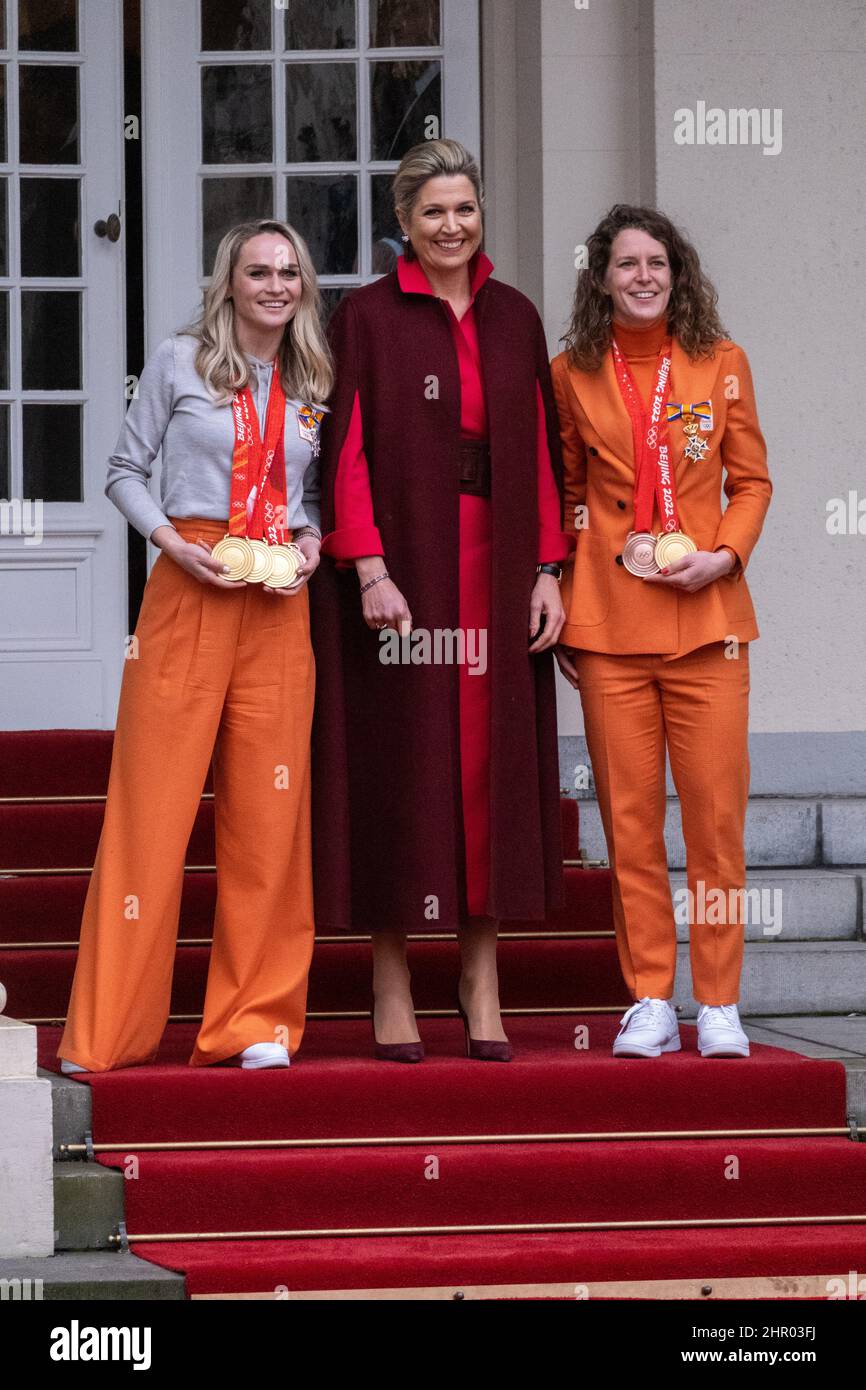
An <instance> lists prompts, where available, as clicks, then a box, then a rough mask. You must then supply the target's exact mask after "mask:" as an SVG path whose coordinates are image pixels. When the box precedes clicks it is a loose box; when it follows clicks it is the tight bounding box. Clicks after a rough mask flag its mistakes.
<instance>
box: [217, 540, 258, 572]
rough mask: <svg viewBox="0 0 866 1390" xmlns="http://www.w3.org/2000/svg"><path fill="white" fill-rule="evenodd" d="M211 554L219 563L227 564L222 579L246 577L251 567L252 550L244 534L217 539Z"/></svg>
mask: <svg viewBox="0 0 866 1390" xmlns="http://www.w3.org/2000/svg"><path fill="white" fill-rule="evenodd" d="M211 555H212V556H213V558H214V559H215V560H219V561H220V563H221V564H223V565H228V567H229V572H228V574H224V575H223V576H222V577H223V579H231V580H235V581H236V580H239V579H247V578H248V577H249V575H250V574H251V573H252V569H253V563H254V561H253V552H252V549H251V547H250V543H249V541H248V540H247V538H246V536H223V538H222V540H221V541H217V543H216V545H215V546H214V548H213V550H212V551H211Z"/></svg>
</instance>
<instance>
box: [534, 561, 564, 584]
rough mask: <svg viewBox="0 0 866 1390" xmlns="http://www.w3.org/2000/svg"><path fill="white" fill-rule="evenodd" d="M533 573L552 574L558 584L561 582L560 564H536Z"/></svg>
mask: <svg viewBox="0 0 866 1390" xmlns="http://www.w3.org/2000/svg"><path fill="white" fill-rule="evenodd" d="M535 573H536V574H552V575H553V577H554V579H555V580H556V581H557V582H558V583H559V584H561V583H562V565H554V564H552V563H551V564H547V565H538V566H537V568H536V571H535Z"/></svg>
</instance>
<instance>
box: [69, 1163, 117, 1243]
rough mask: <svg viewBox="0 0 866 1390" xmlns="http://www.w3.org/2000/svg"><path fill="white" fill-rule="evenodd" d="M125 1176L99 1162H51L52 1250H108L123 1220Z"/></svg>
mask: <svg viewBox="0 0 866 1390" xmlns="http://www.w3.org/2000/svg"><path fill="white" fill-rule="evenodd" d="M125 1181H126V1179H125V1178H124V1175H123V1173H122V1172H120V1171H119V1170H118V1169H111V1168H105V1167H104V1166H103V1165H102V1164H101V1163H81V1162H63V1163H55V1164H54V1250H55V1253H57V1252H59V1251H63V1250H111V1249H113V1247H112V1245H111V1244H110V1242H109V1237H110V1235H111V1233H112V1232H113V1231H116V1230H117V1227H118V1223H119V1222H121V1221H123V1220H124V1190H123V1185H124V1182H125Z"/></svg>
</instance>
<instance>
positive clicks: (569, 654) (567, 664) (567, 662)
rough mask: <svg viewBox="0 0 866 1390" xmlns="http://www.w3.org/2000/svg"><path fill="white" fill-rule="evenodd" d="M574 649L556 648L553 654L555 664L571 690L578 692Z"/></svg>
mask: <svg viewBox="0 0 866 1390" xmlns="http://www.w3.org/2000/svg"><path fill="white" fill-rule="evenodd" d="M575 650H576V649H575V648H574V647H563V646H558V647H557V648H556V651H555V652H554V656H555V657H556V664H557V666H558V667H559V669H560V671H561V672H562V674H563V675H564V676H565V679H566V680H567V681H568V683H569V685H570V686H571V687H572V689H573V690H578V689H579V688H580V687H579V685H578V679H577V667H576V666H575V664H574V653H575Z"/></svg>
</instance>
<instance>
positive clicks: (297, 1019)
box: [58, 518, 315, 1071]
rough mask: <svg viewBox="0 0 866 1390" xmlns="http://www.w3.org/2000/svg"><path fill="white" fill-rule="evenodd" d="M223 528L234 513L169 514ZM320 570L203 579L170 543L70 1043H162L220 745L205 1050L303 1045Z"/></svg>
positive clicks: (132, 702)
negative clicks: (278, 581) (270, 583)
mask: <svg viewBox="0 0 866 1390" xmlns="http://www.w3.org/2000/svg"><path fill="white" fill-rule="evenodd" d="M171 520H172V522H173V524H174V525H175V526H176V528H177V530H178V531H179V532H180V534H181V535H182V536H183V537H184V539H186V540H190V541H194V540H195V539H196V538H197V537H201V538H202V539H203V540H205V541H207V542H208V543H209V544H210V545H214V544H215V543H216V541H217V540H219V539H220V538H221V537H222V536H223V535H225V532H226V529H227V528H226V525H225V524H223V523H220V522H216V521H211V520H201V519H198V518H171ZM314 688H315V665H314V660H313V653H312V648H311V644H310V627H309V601H308V595H307V591H306V588H304V589H303V590H302V591H301V592H300V593H299V594H297V595H293V596H291V597H279V596H278V595H276V594H265V593H264V592H263V591H262V588H261V585H258V584H248V585H245V586H243V587H239V588H238V589H237V590H236V591H235V592H230V591H228V590H225V589H219V588H217V587H215V586H214V585H210V584H202V583H200V582H199V581H198V580H197V579H195V578H194V577H193V576H192V575H191V574H188V573H187V572H186V571H185V570H183V569H182V568H181V567H180V566H179V565H178V564H176V563H175V561H174V560H172V559H170V557H169V556H168V555H166V554H164V553H163V554H161V555H160V556H159V557H158V559H157V561H156V564H155V565H154V567H153V570H152V571H151V574H150V576H149V578H148V581H147V584H146V585H145V590H144V599H143V602H142V606H141V612H140V616H139V620H138V624H137V626H136V629H135V634H134V639H133V641H132V642H131V643H130V652H129V655H128V658H127V661H126V664H125V668H124V673H123V681H122V685H121V693H120V703H119V707H118V713H117V728H116V732H115V737H114V750H113V755H112V761H111V773H110V777H109V785H108V796H107V800H106V807H105V820H104V823H103V828H102V835H101V837H100V841H99V848H98V851H97V854H96V860H95V864H94V868H93V874H92V876H91V879H90V885H89V889H88V893H87V900H86V903H85V908H84V916H83V920H82V924H81V937H80V945H79V951H78V962H77V966H76V970H75V978H74V981H73V986H72V995H71V999H70V1004H69V1012H68V1016H67V1020H66V1027H65V1029H64V1032H63V1036H62V1038H61V1042H60V1047H59V1048H58V1056H60V1057H65V1058H67V1059H68V1060H70V1061H73V1062H78V1063H79V1065H80V1066H84V1067H87V1068H88V1069H89V1070H91V1071H108V1070H110V1069H112V1068H113V1067H120V1066H130V1065H134V1064H136V1063H144V1062H150V1061H152V1060H153V1059H154V1058H155V1056H156V1053H157V1049H158V1047H159V1043H160V1039H161V1037H162V1033H163V1030H164V1027H165V1024H166V1022H167V1019H168V1016H169V1007H170V995H171V984H172V973H173V966H174V957H175V946H176V942H177V931H178V920H179V914H180V899H181V890H182V887H183V879H184V864H185V859H186V851H187V844H188V841H189V837H190V833H191V831H192V828H193V824H194V821H195V818H196V813H197V811H198V809H199V804H200V798H201V794H202V789H203V787H204V783H205V780H206V778H207V772H208V766H209V765H210V764H211V760H212V761H213V786H214V811H215V832H216V869H217V900H216V912H215V918H214V928H213V946H212V949H211V954H210V963H209V969H208V977H207V988H206V993H205V1000H204V1012H203V1016H202V1022H201V1027H200V1029H199V1032H198V1036H197V1038H196V1042H195V1047H194V1050H193V1053H192V1056H191V1057H190V1059H189V1060H190V1065H191V1066H204V1065H207V1064H208V1063H214V1062H220V1061H224V1060H225V1059H226V1058H228V1057H230V1056H233V1055H234V1054H236V1053H238V1052H240V1051H241V1050H242V1049H243V1048H245V1047H248V1046H250V1045H251V1044H253V1043H259V1042H277V1043H282V1044H283V1046H285V1047H287V1048H288V1051H289V1053H290V1054H291V1053H293V1052H295V1051H296V1050H297V1048H298V1046H299V1044H300V1041H301V1037H302V1035H303V1031H304V1023H305V1016H306V1000H307V977H308V974H309V968H310V961H311V958H312V952H313V937H314V921H313V889H312V867H311V826H310V731H311V726H312V716H313V698H314Z"/></svg>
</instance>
